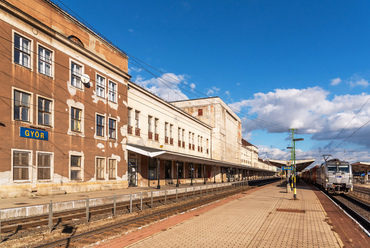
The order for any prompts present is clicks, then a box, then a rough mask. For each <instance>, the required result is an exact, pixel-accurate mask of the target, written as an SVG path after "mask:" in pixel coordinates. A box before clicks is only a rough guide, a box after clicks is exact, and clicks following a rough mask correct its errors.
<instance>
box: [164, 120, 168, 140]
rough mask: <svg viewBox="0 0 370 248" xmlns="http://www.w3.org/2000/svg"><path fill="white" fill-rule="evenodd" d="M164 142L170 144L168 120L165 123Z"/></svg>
mask: <svg viewBox="0 0 370 248" xmlns="http://www.w3.org/2000/svg"><path fill="white" fill-rule="evenodd" d="M164 143H166V144H168V122H165V123H164Z"/></svg>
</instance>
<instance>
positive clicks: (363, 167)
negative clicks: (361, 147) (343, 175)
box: [352, 162, 370, 172]
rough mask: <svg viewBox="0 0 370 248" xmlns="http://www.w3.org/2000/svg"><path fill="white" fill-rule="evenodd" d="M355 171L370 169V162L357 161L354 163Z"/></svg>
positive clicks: (353, 168)
mask: <svg viewBox="0 0 370 248" xmlns="http://www.w3.org/2000/svg"><path fill="white" fill-rule="evenodd" d="M352 170H353V171H354V172H362V171H370V162H357V163H353V164H352Z"/></svg>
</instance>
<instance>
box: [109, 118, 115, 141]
mask: <svg viewBox="0 0 370 248" xmlns="http://www.w3.org/2000/svg"><path fill="white" fill-rule="evenodd" d="M116 126H117V125H116V120H114V119H110V118H109V138H110V139H117V135H116V134H117V132H116V129H117V128H116Z"/></svg>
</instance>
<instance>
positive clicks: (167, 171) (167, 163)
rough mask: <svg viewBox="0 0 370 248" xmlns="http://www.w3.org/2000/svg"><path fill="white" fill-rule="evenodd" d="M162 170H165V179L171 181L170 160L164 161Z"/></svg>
mask: <svg viewBox="0 0 370 248" xmlns="http://www.w3.org/2000/svg"><path fill="white" fill-rule="evenodd" d="M164 170H165V178H166V179H171V178H172V162H171V160H166V161H164Z"/></svg>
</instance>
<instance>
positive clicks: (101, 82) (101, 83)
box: [96, 75, 105, 98]
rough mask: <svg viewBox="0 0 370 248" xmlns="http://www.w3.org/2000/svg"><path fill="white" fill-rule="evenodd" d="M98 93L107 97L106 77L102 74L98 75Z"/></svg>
mask: <svg viewBox="0 0 370 248" xmlns="http://www.w3.org/2000/svg"><path fill="white" fill-rule="evenodd" d="M96 95H97V96H100V97H103V98H104V97H105V78H104V77H102V76H100V75H96Z"/></svg>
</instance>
